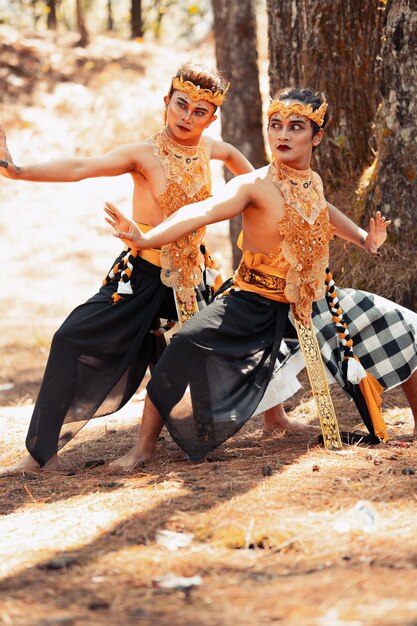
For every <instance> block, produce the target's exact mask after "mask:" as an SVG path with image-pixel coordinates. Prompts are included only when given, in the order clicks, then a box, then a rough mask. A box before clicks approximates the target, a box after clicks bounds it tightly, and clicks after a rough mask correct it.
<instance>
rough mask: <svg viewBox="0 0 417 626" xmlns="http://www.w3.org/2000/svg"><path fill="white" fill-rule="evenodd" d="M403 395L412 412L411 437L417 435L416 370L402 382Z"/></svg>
mask: <svg viewBox="0 0 417 626" xmlns="http://www.w3.org/2000/svg"><path fill="white" fill-rule="evenodd" d="M402 388H403V390H404V393H405V396H406V398H407V400H408V404H409V405H410V409H411V411H412V412H413V417H414V430H413V437H417V370H416V371H415V372H414V373H413V374H411V376H410V378H409V379H408V380H406V381H405V383H403V384H402Z"/></svg>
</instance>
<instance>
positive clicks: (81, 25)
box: [76, 0, 90, 48]
mask: <svg viewBox="0 0 417 626" xmlns="http://www.w3.org/2000/svg"><path fill="white" fill-rule="evenodd" d="M76 13H77V28H78V32H79V33H80V40H79V42H78V45H79V46H81V47H82V48H85V47H86V46H87V44H88V42H89V39H90V38H89V35H88V30H87V26H86V24H85V17H84V9H83V5H82V0H76Z"/></svg>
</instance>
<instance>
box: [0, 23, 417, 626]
mask: <svg viewBox="0 0 417 626" xmlns="http://www.w3.org/2000/svg"><path fill="white" fill-rule="evenodd" d="M1 34H2V36H3V38H4V37H5V36H6V35H7V36H9V37H11V36H12V33H11V32H10V31H7V33H6V34H5V31H2V33H1ZM19 45H20V44H19ZM30 45H31V46H32V47H33V48H34V49H35V52H36V55H37V57H38V58H40V59H42V58H43V57H42V54H44V55H45V57H47V58H48V59H49V61H50V62H51V63H52V64H53V63H56V64H58V65H59V66H60V67H61V65H62V64H63V59H65V68H66V71H67V72H68V75H69V76H70V78H71V80H68V82H60V83H53V85H52V86H51V85H50V84H49V83H48V85H47V84H46V83H45V82H42V80H39V81H38V82H39V84H38V86H37V91H36V93H35V95H33V94H32V95H31V97H30V99H29V101H28V103H27V106H23V105H20V106H19V107H15V109H14V110H13V111H10V108H7V110H5V107H3V109H2V111H3V112H2V115H3V117H4V118H6V119H7V121H8V123H9V124H10V132H9V133H8V134H9V139H10V146H11V149H12V151H13V153H14V154H15V155H16V161H17V162H28V161H34V160H39V159H47V158H51V157H55V156H57V155H64V154H72V153H74V152H75V153H79V154H89V153H96V152H97V151H98V150H99V151H100V152H101V151H102V150H104V149H107V148H109V147H110V146H111V145H112V144H113V145H114V144H115V143H119V142H121V141H126V140H130V139H128V138H129V137H130V138H131V137H132V136H133V137H134V138H140V137H143V136H144V135H145V134H150V132H153V130H154V129H155V130H156V128H158V126H159V125H160V123H161V109H160V102H161V98H162V96H163V94H164V92H165V90H166V85H168V77H169V76H170V75H171V73H172V72H173V70H174V69H176V66H177V65H178V64H179V63H180V62H181V61H183V60H185V59H187V58H189V57H190V56H191V54H190V51H189V50H187V51H184V50H182V51H181V50H178V51H176V52H173V51H169V60H170V63H169V64H168V63H167V54H168V52H167V51H166V50H163V49H158V48H156V47H154V46H151V45H150V44H142V46H141V45H140V44H134V43H131V44H120V46H119V45H118V44H117V42H115V41H112V40H106V39H104V38H102V39H99V40H97V41H96V42H94V44H93V45H92V47H91V48H90V50H89V51H88V52H87V58H85V59H84V61H85V63H88V62H90V63H94V59H95V58H98V57H100V59H104V60H105V61H106V62H104V63H102V64H101V65H100V67H99V68H98V70H97V73H94V72H93V73H91V72H90V73H88V72H87V73H86V75H85V76H84V74H83V77H84V78H83V80H81V79H80V81H79V82H78V84H77V82H74V80H75V78H76V76H73V75H72V74H71V72H72V70H71V68H72V67H73V66H72V65H71V62H74V63H75V61H74V58H75V56H76V55H77V54H80V53H78V52H77V51H76V50H74V49H73V48H70V47H67V48H65V46H64V45H62V46H61V48H55V47H54V48H53V50H54V54H55V55H56V56H53V55H52V54H51V53H50V51H49V52H48V50H49V48H48V47H47V46H49V45H52V44H50V42H49V40H44V41H43V42H39V41H35V42H31V44H30ZM16 46H17V44H16ZM74 55H75V56H74ZM123 55H125V56H123ZM192 55H193V56H196V55H195V53H194V52H193V53H192ZM198 56H199V58H201V59H204V60H209V61H210V60H211V58H212V52H211V48H210V47H208V46H203V47H202V48H201V49H200V50H199V51H198ZM124 58H126V59H128V60H129V63H128V62H127V61H124V60H123V59H124ZM85 63H84V65H82V67H85ZM60 64H61V65H60ZM79 66H80V63H78V65H77V67H79ZM155 68H156V70H157V71H155ZM90 69H91V67H90ZM51 71H52V70H51ZM29 104H30V105H31V106H30V107H29V106H28V105H29ZM216 132H218V131H216ZM217 177H218V173H217ZM218 184H220V183H218ZM0 194H1V219H0V235H1V238H2V247H1V251H2V261H3V262H2V267H3V280H2V297H1V300H0V315H1V330H2V333H1V338H0V341H1V369H0V390H1V396H0V420H1V421H0V432H1V450H0V454H1V456H0V464H2V465H3V464H7V463H8V462H10V461H11V460H12V459H14V458H15V457H16V456H19V455H20V454H21V453H22V444H23V440H24V435H25V431H26V428H27V424H28V421H29V419H30V414H31V409H32V407H33V402H34V399H35V397H36V393H37V389H38V387H39V383H40V379H41V376H42V372H43V368H44V365H45V361H46V357H47V352H48V347H49V343H50V339H51V336H52V333H53V331H54V329H55V328H56V327H57V325H58V324H59V322H60V321H61V320H62V319H63V317H64V316H65V315H66V314H67V313H68V312H69V311H70V310H71V309H72V308H73V306H75V305H76V304H77V303H78V302H80V301H82V300H83V299H85V298H86V297H87V296H88V295H90V294H91V293H92V292H93V291H94V289H96V287H97V286H98V285H99V283H100V281H101V278H102V276H103V274H104V273H105V272H106V271H107V269H108V266H109V264H110V262H111V260H112V258H113V256H115V254H116V252H117V242H115V241H114V240H112V238H111V237H110V236H109V234H108V231H107V229H106V227H105V226H104V225H103V220H102V216H101V207H102V205H103V203H104V200H106V199H110V200H113V201H115V202H116V203H118V204H120V206H122V207H124V208H127V207H128V206H129V195H130V180H129V178H126V177H122V178H121V179H119V180H100V181H97V180H96V181H87V182H83V183H78V184H73V185H33V184H29V183H22V184H15V183H8V182H2V183H1V189H0ZM210 236H211V238H212V241H213V242H214V241H215V242H216V250H217V255H216V256H217V257H218V258H219V260H220V263H221V264H222V266H223V269H224V271H225V273H228V272H229V271H230V268H229V265H228V264H229V252H228V247H227V229H226V227H225V226H224V225H222V226H220V227H218V228H217V229H215V230H212V231H211V235H210ZM335 404H336V409H337V412H338V415H339V418H340V421H341V424H342V427H343V428H353V427H354V426H355V425H356V424H357V422H358V418H357V415H356V413H355V409H354V408H353V407H352V406H351V405H348V404H347V403H346V400H345V398H344V396H342V394H341V393H340V392H336V393H335ZM142 406H143V388H142V389H141V390H139V391H138V394H137V395H136V396H135V397H134V398H133V400H132V402H131V403H130V404H129V405H128V406H127V407H126V409H125V410H124V411H122V412H121V413H120V414H119V415H116V416H111V417H109V418H106V419H103V420H97V421H96V422H95V423H92V424H90V425H89V426H88V427H86V428H85V429H84V431H82V432H81V433H80V434H79V435H78V436H77V437H76V438H75V440H74V441H73V442H72V443H71V444H69V445H68V447H67V448H66V449H65V451H64V452H63V454H62V457H61V459H62V469H61V472H60V473H59V474H55V473H54V474H46V473H45V474H43V473H39V474H33V475H26V476H19V477H16V478H9V479H3V480H1V481H0V493H1V496H0V515H1V517H0V537H1V540H0V624H2V625H12V626H29V625H30V626H58V625H59V626H82V625H83V624H86V623H90V624H96V625H107V626H110V625H111V624H120V625H122V626H130V625H133V624H144V625H148V624H149V625H151V624H158V625H161V626H165V625H167V626H168V625H169V626H173V625H178V626H180V625H181V626H229V625H232V624H235V623H240V624H248V625H249V624H251V625H255V626H257V625H261V624H283V625H284V624H285V625H294V626H400V625H401V626H412V625H417V598H416V593H415V590H416V567H417V541H416V533H417V515H416V513H417V503H416V480H417V479H416V475H415V474H414V470H415V469H417V448H416V444H414V443H412V442H411V439H410V436H409V435H410V433H411V430H412V418H411V413H410V410H409V409H408V408H407V405H406V403H405V402H404V398H403V396H402V393H401V391H400V390H395V391H394V392H391V393H389V394H387V396H386V398H385V405H384V407H385V408H384V416H385V419H386V421H387V422H388V425H389V430H390V433H391V444H390V445H386V446H379V447H372V448H360V447H351V448H346V449H345V450H343V451H342V452H340V453H334V452H333V453H332V452H325V451H324V450H323V448H321V447H319V446H318V445H317V443H316V435H315V434H313V435H310V436H300V435H292V436H286V437H283V436H278V437H275V438H264V437H263V436H262V432H261V420H260V418H256V419H254V420H252V421H251V422H250V423H249V424H248V425H247V426H246V427H245V428H244V429H243V430H242V431H241V432H240V433H239V434H238V436H236V437H234V438H233V439H232V440H230V441H229V442H228V443H227V444H225V445H223V446H222V447H221V448H220V449H218V450H217V451H216V452H215V454H213V455H212V456H211V457H210V458H208V459H207V460H205V461H202V462H200V463H197V464H192V463H190V462H189V461H188V460H187V459H186V458H185V457H184V455H183V454H182V453H181V451H180V450H179V449H178V448H177V447H176V445H175V444H173V443H172V441H171V440H170V438H169V436H168V435H167V434H166V433H165V434H163V437H162V438H161V441H160V442H159V457H158V460H157V461H156V462H155V463H153V464H151V465H149V466H148V467H146V468H145V469H141V470H138V471H135V472H133V473H132V474H127V475H126V474H125V475H122V474H111V473H110V472H109V471H108V469H107V468H106V465H105V463H107V462H108V461H109V460H111V459H112V458H114V457H116V456H118V455H120V454H121V453H122V452H123V451H124V450H126V449H127V448H128V447H129V446H130V445H131V444H132V442H133V441H134V438H135V435H136V422H137V420H138V418H139V417H140V415H141V410H142ZM287 409H288V411H289V413H290V416H291V417H293V418H294V419H299V420H300V421H303V422H305V423H310V424H313V425H317V422H316V414H315V409H314V406H313V402H312V399H311V395H310V393H309V391H308V385H305V391H302V392H299V393H298V394H297V397H296V398H294V401H293V402H292V403H291V404H289V405H288V407H287ZM86 463H87V464H86ZM360 501H365V505H364V507H365V508H362V509H361V510H359V509H358V508H356V509H354V510H353V511H352V509H353V507H355V505H357V503H358V502H360ZM161 530H170V531H175V532H177V533H181V534H182V535H183V537H182V538H183V539H184V538H186V534H189V535H191V536H190V537H189V539H190V542H189V544H188V545H187V546H185V547H180V548H178V549H175V550H174V549H169V548H168V547H167V546H166V545H164V543H163V541H162V539H163V536H162V535H161V533H158V531H161ZM169 573H171V574H174V575H176V576H184V577H195V576H200V577H201V579H199V580H198V579H197V580H195V581H194V582H195V583H196V584H195V585H194V587H192V588H190V589H189V590H188V591H187V590H185V589H183V588H181V584H182V586H184V584H185V583H181V581H177V582H176V585H177V587H175V586H174V588H168V587H164V578H163V577H164V576H165V575H167V574H169ZM197 583H199V584H197ZM178 586H179V588H178Z"/></svg>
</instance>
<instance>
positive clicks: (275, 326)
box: [105, 89, 389, 467]
mask: <svg viewBox="0 0 417 626" xmlns="http://www.w3.org/2000/svg"><path fill="white" fill-rule="evenodd" d="M268 117H269V124H268V139H269V144H270V148H271V152H272V157H273V160H272V163H271V164H270V165H269V166H267V167H264V168H260V169H258V170H256V171H253V172H251V173H248V174H244V175H242V176H238V177H237V178H235V179H233V180H232V181H230V182H229V183H228V184H227V185H226V186H225V188H224V190H223V191H222V192H221V193H219V194H218V195H217V196H214V197H213V198H209V199H206V200H203V201H202V202H198V203H196V204H194V205H190V206H186V207H183V208H181V209H179V210H177V211H176V212H175V214H174V215H172V216H170V217H169V218H168V219H167V220H165V221H164V222H162V223H161V224H160V225H159V226H157V227H155V228H153V229H152V230H150V231H148V232H146V233H145V232H144V231H143V230H141V229H140V228H139V227H138V226H137V224H135V223H134V222H133V221H131V220H129V219H127V218H126V217H125V216H124V215H123V214H122V213H121V212H120V211H118V209H117V208H116V207H115V206H114V205H112V204H111V203H107V205H106V208H105V210H106V213H107V217H106V219H107V221H108V222H109V223H110V224H111V226H112V227H113V229H114V231H115V235H116V236H117V237H119V238H120V239H122V241H124V242H125V243H126V244H127V245H129V246H132V247H133V248H134V249H137V250H141V249H146V248H149V247H150V246H152V247H153V246H164V245H167V244H168V243H169V242H170V241H172V240H178V239H179V238H181V237H183V236H184V234H185V233H188V232H193V231H194V232H197V231H198V229H200V228H202V227H204V226H205V225H206V224H210V223H214V222H218V221H220V220H224V219H230V218H232V217H234V216H235V215H238V214H241V215H242V223H243V226H242V249H243V256H242V260H241V263H240V265H239V267H238V269H237V271H236V273H235V275H234V277H233V284H232V285H231V287H230V289H228V290H226V291H224V292H223V293H222V294H221V295H220V296H218V297H217V298H216V299H215V300H214V301H213V302H212V303H211V304H209V306H208V307H207V308H205V309H204V310H202V311H200V312H199V313H198V314H197V315H196V316H194V317H193V318H192V319H191V321H190V322H189V323H188V324H187V325H186V326H184V328H182V329H181V330H180V332H178V333H177V334H176V335H174V337H173V339H172V341H171V343H170V345H169V347H168V348H167V350H165V351H164V354H163V355H162V357H161V359H160V360H159V361H158V364H157V366H156V368H155V370H154V372H153V375H152V379H151V381H150V383H149V384H148V386H147V391H148V398H147V401H146V403H145V409H144V414H143V418H142V424H141V428H140V431H139V438H138V441H137V443H136V445H135V446H134V448H133V449H132V450H131V451H130V452H129V453H128V455H126V456H125V457H124V459H123V460H122V463H121V465H123V463H124V465H125V467H129V466H130V467H133V466H134V464H136V463H139V462H146V461H147V460H149V459H151V458H153V457H154V456H155V450H156V441H157V438H158V435H159V432H160V430H161V428H162V426H163V425H164V424H165V425H166V426H167V427H168V430H169V432H170V433H171V435H172V437H173V438H174V440H175V441H177V443H178V444H179V445H180V446H181V448H182V449H183V450H184V451H185V452H186V453H187V454H188V455H189V457H190V458H191V459H193V460H198V459H201V458H202V457H203V456H204V455H206V454H207V453H208V452H209V451H210V450H212V449H213V448H215V447H216V446H218V445H219V444H221V443H222V442H224V441H225V440H226V439H228V438H229V437H230V436H232V435H233V434H234V433H235V432H237V431H238V430H239V429H240V428H241V426H242V425H243V424H244V423H245V422H246V421H247V420H248V419H249V418H250V417H251V415H253V414H254V413H255V411H256V409H257V407H258V406H259V403H260V401H261V400H262V397H263V395H264V393H265V390H266V389H267V387H268V384H269V382H270V380H271V377H272V375H273V370H274V366H275V363H276V358H277V354H278V352H279V348H280V344H281V341H282V339H283V338H284V337H285V336H286V333H287V329H288V313H289V309H290V308H291V311H292V315H293V317H294V324H295V327H296V330H297V334H298V338H299V341H300V343H301V346H302V348H303V353H304V357H305V359H306V363H307V368H308V372H309V376H310V382H311V386H312V390H313V393H314V396H315V399H316V402H317V408H318V413H319V417H320V422H321V426H322V430H323V436H324V442H325V445H326V446H327V447H328V448H338V447H340V446H341V439H340V433H339V430H338V424H337V419H336V416H335V414H334V409H333V405H332V402H331V398H330V395H329V393H328V388H327V381H326V377H325V375H324V370H323V364H322V360H321V354H320V349H319V347H318V345H317V341H316V338H315V333H314V329H313V327H312V324H311V314H312V308H313V304H314V302H316V301H318V300H320V299H321V298H322V297H323V296H324V294H325V291H326V285H325V279H326V268H327V267H328V263H329V258H328V257H329V241H330V240H331V239H332V238H333V236H334V235H335V234H336V235H338V236H340V237H342V238H343V239H345V240H347V241H349V242H353V243H355V244H357V245H358V246H359V247H361V248H363V249H364V250H366V251H367V252H368V253H370V254H372V255H377V254H378V248H379V247H380V246H381V245H382V244H383V242H384V241H385V239H386V228H387V226H388V225H389V222H388V221H386V219H385V218H384V217H382V216H381V214H380V213H379V212H377V213H376V215H375V218H372V219H371V221H370V226H369V231H368V232H366V231H364V230H363V229H361V228H359V227H358V226H357V225H355V224H354V223H353V222H352V221H351V220H350V219H349V218H347V217H346V216H344V215H343V214H342V213H341V212H340V211H338V210H337V209H336V208H335V207H333V206H332V205H328V203H327V202H326V199H325V197H324V194H323V188H322V183H321V179H320V177H319V176H318V175H317V174H316V173H315V172H313V171H312V170H311V169H310V161H311V156H312V151H313V149H315V148H316V147H317V146H318V145H319V144H320V142H321V141H322V138H323V135H324V127H325V124H326V121H327V118H328V112H327V103H326V101H325V100H324V99H323V98H321V97H320V96H319V95H318V94H315V93H313V92H312V91H310V90H306V89H301V90H287V91H284V92H282V93H280V94H277V96H276V97H275V98H274V100H273V102H272V103H271V106H270V108H269V112H268ZM327 277H328V276H327ZM328 282H329V281H328ZM332 290H333V287H332V284H331V282H330V283H329V292H330V293H332ZM348 342H349V339H346V340H345V343H347V345H348V347H350V348H351V345H350V344H349V343H348ZM346 359H347V360H348V361H349V363H348V365H347V369H348V371H349V378H350V379H352V380H355V381H356V383H357V385H359V384H360V385H361V386H362V388H361V392H360V393H361V397H362V399H363V403H362V404H364V405H365V408H363V407H362V408H363V412H364V413H366V417H367V419H368V422H369V424H370V426H371V428H372V430H373V433H374V435H375V436H378V438H380V439H385V438H386V436H387V435H386V429H385V425H384V423H383V421H382V418H381V414H380V411H379V392H380V391H381V389H380V387H379V385H378V383H377V382H376V381H375V380H374V379H373V378H372V376H370V375H369V374H368V373H367V372H366V371H365V370H364V368H363V366H362V365H361V364H360V363H359V362H358V360H357V359H356V358H355V356H354V354H353V352H352V350H351V351H350V352H349V353H347V354H346ZM187 388H189V389H190V393H191V403H192V406H191V408H189V409H188V410H184V408H183V406H182V405H181V402H180V401H181V398H182V396H183V395H184V393H185V391H186V389H187ZM161 417H162V418H161Z"/></svg>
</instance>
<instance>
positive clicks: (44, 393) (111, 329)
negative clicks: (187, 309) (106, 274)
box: [26, 257, 177, 466]
mask: <svg viewBox="0 0 417 626" xmlns="http://www.w3.org/2000/svg"><path fill="white" fill-rule="evenodd" d="M160 272H161V269H160V267H158V266H156V265H153V264H151V263H148V262H147V261H145V260H144V259H142V258H140V257H137V258H136V259H134V263H133V271H132V277H131V283H132V288H133V294H132V295H129V296H127V297H126V298H125V300H123V301H119V302H117V303H116V304H114V303H113V301H112V299H111V296H112V294H113V293H114V292H115V291H116V289H117V284H118V283H117V280H114V281H112V282H111V283H109V284H107V285H104V286H103V287H102V288H101V289H100V291H99V292H98V293H97V294H96V295H94V296H93V297H92V298H91V299H90V300H88V301H87V302H85V303H84V304H81V305H80V306H78V307H77V308H76V309H75V310H74V311H73V312H72V313H71V314H70V315H69V317H68V318H67V319H66V320H65V322H64V323H63V324H62V326H61V327H60V328H59V329H58V331H57V332H56V333H55V335H54V338H53V341H52V345H51V351H50V355H49V359H48V363H47V366H46V370H45V374H44V378H43V381H42V385H41V388H40V392H39V396H38V399H37V402H36V405H35V408H34V412H33V415H32V420H31V422H30V425H29V431H28V435H27V439H26V446H27V449H28V451H29V453H30V454H31V455H32V456H33V458H34V459H36V461H38V463H39V464H40V465H41V466H42V465H44V464H45V463H46V461H47V460H48V459H49V458H50V457H51V456H52V455H53V454H55V453H56V452H57V450H58V449H60V448H62V447H63V446H64V445H65V444H66V443H67V442H68V441H69V440H70V439H71V438H72V437H73V436H74V435H75V434H76V433H77V432H78V431H79V430H80V429H81V428H82V427H83V426H84V425H85V424H86V422H87V421H88V420H89V419H90V418H92V417H99V416H103V415H108V414H109V413H114V412H115V411H117V410H118V409H120V408H121V407H122V406H123V405H124V404H126V402H127V401H128V400H129V399H130V398H131V397H132V395H133V394H134V393H135V392H136V390H137V388H138V386H139V385H140V383H141V381H142V379H143V377H144V375H145V373H146V370H147V367H148V366H150V367H151V368H152V366H153V365H154V364H155V363H156V361H157V360H158V358H159V356H160V354H161V352H162V350H163V349H164V348H165V340H164V338H163V336H158V337H157V336H155V335H153V334H151V333H150V330H151V329H152V328H157V327H158V325H159V324H158V322H159V319H158V318H159V317H163V318H170V319H176V318H177V314H176V310H175V303H174V298H173V292H172V289H170V288H168V287H165V285H163V284H162V283H161V280H160ZM63 425H64V426H63Z"/></svg>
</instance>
